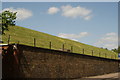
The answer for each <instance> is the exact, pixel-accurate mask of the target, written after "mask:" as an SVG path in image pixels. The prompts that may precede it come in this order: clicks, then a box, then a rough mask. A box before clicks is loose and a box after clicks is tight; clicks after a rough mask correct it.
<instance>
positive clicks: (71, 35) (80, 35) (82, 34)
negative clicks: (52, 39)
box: [58, 32, 89, 41]
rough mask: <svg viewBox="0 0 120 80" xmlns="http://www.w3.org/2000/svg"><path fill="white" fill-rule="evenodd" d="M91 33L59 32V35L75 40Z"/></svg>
mask: <svg viewBox="0 0 120 80" xmlns="http://www.w3.org/2000/svg"><path fill="white" fill-rule="evenodd" d="M88 35H89V33H88V32H81V33H79V34H66V33H59V34H58V37H62V38H67V39H71V40H75V41H78V40H77V39H78V38H82V37H86V36H88Z"/></svg>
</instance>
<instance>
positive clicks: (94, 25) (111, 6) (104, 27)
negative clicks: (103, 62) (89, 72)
mask: <svg viewBox="0 0 120 80" xmlns="http://www.w3.org/2000/svg"><path fill="white" fill-rule="evenodd" d="M2 9H3V11H5V10H10V11H12V12H17V20H16V25H18V26H22V27H26V28H29V29H33V30H36V31H40V32H44V33H48V34H51V35H55V36H58V37H62V38H67V39H71V40H75V41H78V42H82V43H85V44H89V45H93V46H97V47H104V48H108V49H112V48H117V46H118V3H117V2H3V4H2Z"/></svg>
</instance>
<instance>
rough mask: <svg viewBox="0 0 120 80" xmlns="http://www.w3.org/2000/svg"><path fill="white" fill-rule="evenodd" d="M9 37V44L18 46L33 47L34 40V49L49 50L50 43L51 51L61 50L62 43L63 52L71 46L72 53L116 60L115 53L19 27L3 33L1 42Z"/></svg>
mask: <svg viewBox="0 0 120 80" xmlns="http://www.w3.org/2000/svg"><path fill="white" fill-rule="evenodd" d="M9 35H11V38H10V43H17V42H18V41H19V43H20V44H25V45H30V46H33V40H34V38H36V47H43V48H49V43H50V41H51V42H52V49H56V50H61V49H62V45H63V43H65V45H64V47H65V50H67V49H71V46H73V52H74V53H78V54H83V49H84V54H86V55H91V54H92V50H94V54H93V55H94V56H99V53H100V54H101V56H100V57H105V54H106V55H107V58H112V59H115V57H116V58H117V53H114V52H112V51H109V50H105V49H101V48H97V47H94V46H90V45H87V44H83V43H80V42H76V41H72V40H69V39H64V38H59V37H56V36H52V35H49V34H46V33H42V32H38V31H34V30H31V29H27V28H23V27H19V26H14V27H9V31H5V35H3V36H2V40H3V41H4V43H7V40H8V36H9Z"/></svg>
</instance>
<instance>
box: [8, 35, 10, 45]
mask: <svg viewBox="0 0 120 80" xmlns="http://www.w3.org/2000/svg"><path fill="white" fill-rule="evenodd" d="M9 43H10V35H9V36H8V44H9Z"/></svg>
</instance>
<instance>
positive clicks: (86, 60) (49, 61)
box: [3, 45, 119, 78]
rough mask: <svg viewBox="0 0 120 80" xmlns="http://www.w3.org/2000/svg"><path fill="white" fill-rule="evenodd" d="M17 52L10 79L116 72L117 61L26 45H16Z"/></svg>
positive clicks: (75, 76)
mask: <svg viewBox="0 0 120 80" xmlns="http://www.w3.org/2000/svg"><path fill="white" fill-rule="evenodd" d="M18 50H19V53H18V55H17V56H18V60H19V64H14V65H17V68H16V70H15V69H14V71H15V72H13V74H14V75H13V74H11V75H10V76H12V77H21V78H81V77H86V76H93V75H100V74H106V73H113V72H118V63H119V60H114V59H106V58H99V57H94V56H87V55H82V54H76V53H70V52H63V51H57V50H49V49H43V48H37V47H31V46H26V45H18ZM10 65H11V64H9V66H10ZM4 66H7V64H5V63H4V64H3V67H4ZM18 67H19V69H18ZM3 72H4V70H3ZM4 74H5V72H4ZM8 74H10V73H8ZM10 76H8V77H10Z"/></svg>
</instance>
